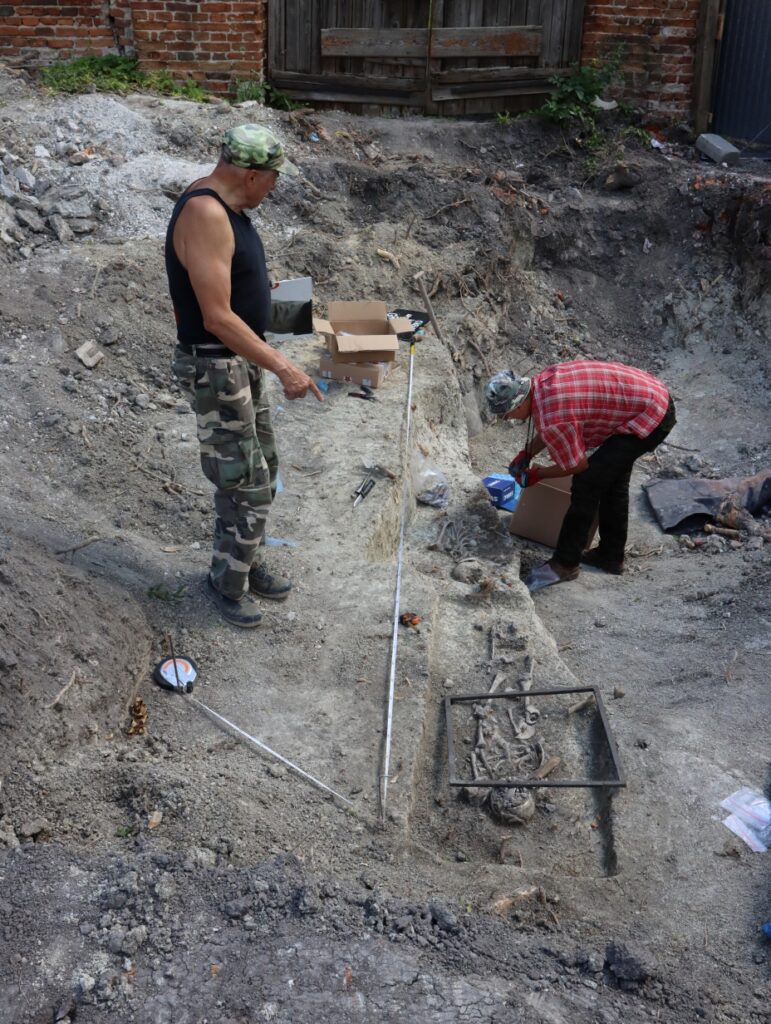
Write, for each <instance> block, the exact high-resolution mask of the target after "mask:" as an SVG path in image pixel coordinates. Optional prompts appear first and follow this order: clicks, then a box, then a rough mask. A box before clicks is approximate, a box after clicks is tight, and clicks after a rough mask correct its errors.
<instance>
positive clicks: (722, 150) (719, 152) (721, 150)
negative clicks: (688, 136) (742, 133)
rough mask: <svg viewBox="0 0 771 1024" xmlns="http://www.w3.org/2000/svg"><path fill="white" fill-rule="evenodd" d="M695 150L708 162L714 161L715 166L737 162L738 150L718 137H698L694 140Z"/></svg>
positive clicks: (708, 135) (707, 135)
mask: <svg viewBox="0 0 771 1024" xmlns="http://www.w3.org/2000/svg"><path fill="white" fill-rule="evenodd" d="M696 148H697V149H698V151H699V152H700V153H704V155H705V156H708V157H709V158H710V160H714V161H715V163H716V164H738V162H739V156H740V153H739V150H738V149H737V148H736V146H732V145H731V143H730V142H726V140H725V139H724V138H722V136H720V135H711V134H706V135H700V136H699V137H698V139H697V140H696Z"/></svg>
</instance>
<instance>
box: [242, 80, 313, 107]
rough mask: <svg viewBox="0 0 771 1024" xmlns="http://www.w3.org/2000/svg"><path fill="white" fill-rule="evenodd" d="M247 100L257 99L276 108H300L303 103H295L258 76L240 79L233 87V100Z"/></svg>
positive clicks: (264, 104)
mask: <svg viewBox="0 0 771 1024" xmlns="http://www.w3.org/2000/svg"><path fill="white" fill-rule="evenodd" d="M247 100H256V101H257V102H258V103H262V104H263V106H266V107H273V108H274V109H275V110H299V109H300V107H301V106H302V105H303V104H302V103H295V102H294V100H292V99H290V97H289V96H287V94H286V93H285V92H282V91H281V89H276V87H275V86H273V85H271V84H270V82H261V81H259V80H258V79H256V78H242V79H238V80H237V81H236V83H235V85H234V88H233V102H234V103H246V101H247Z"/></svg>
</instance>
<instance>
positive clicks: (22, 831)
mask: <svg viewBox="0 0 771 1024" xmlns="http://www.w3.org/2000/svg"><path fill="white" fill-rule="evenodd" d="M47 827H48V822H47V821H46V820H45V818H32V819H30V820H29V821H25V822H22V824H21V825H19V827H18V828H17V829H16V835H17V836H19V837H20V838H21V839H34V838H35V837H36V836H39V835H40V833H41V832H44V831H45V830H46V828H47Z"/></svg>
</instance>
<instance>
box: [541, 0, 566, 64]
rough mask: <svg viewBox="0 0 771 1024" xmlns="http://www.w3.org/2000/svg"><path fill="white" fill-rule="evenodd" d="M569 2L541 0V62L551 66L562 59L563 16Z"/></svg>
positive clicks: (564, 0) (563, 0)
mask: <svg viewBox="0 0 771 1024" xmlns="http://www.w3.org/2000/svg"><path fill="white" fill-rule="evenodd" d="M569 2H570V0H543V6H542V8H541V10H542V17H543V47H542V50H541V61H542V63H543V64H549V65H551V66H552V67H553V66H554V65H558V64H560V63H561V61H562V40H563V39H564V38H565V18H566V15H567V7H568V3H569Z"/></svg>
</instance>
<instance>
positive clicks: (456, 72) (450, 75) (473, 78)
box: [434, 67, 570, 85]
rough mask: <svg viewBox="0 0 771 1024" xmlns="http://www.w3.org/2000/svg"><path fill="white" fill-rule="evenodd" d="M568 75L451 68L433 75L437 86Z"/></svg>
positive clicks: (547, 70)
mask: <svg viewBox="0 0 771 1024" xmlns="http://www.w3.org/2000/svg"><path fill="white" fill-rule="evenodd" d="M567 74H570V69H569V68H521V67H500V68H453V69H452V70H451V71H440V72H439V73H438V74H437V75H434V81H435V82H436V84H437V85H452V84H454V83H456V82H461V83H464V82H469V83H470V82H507V81H522V80H524V79H531V80H535V79H538V80H543V79H546V78H550V77H551V76H552V75H567Z"/></svg>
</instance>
